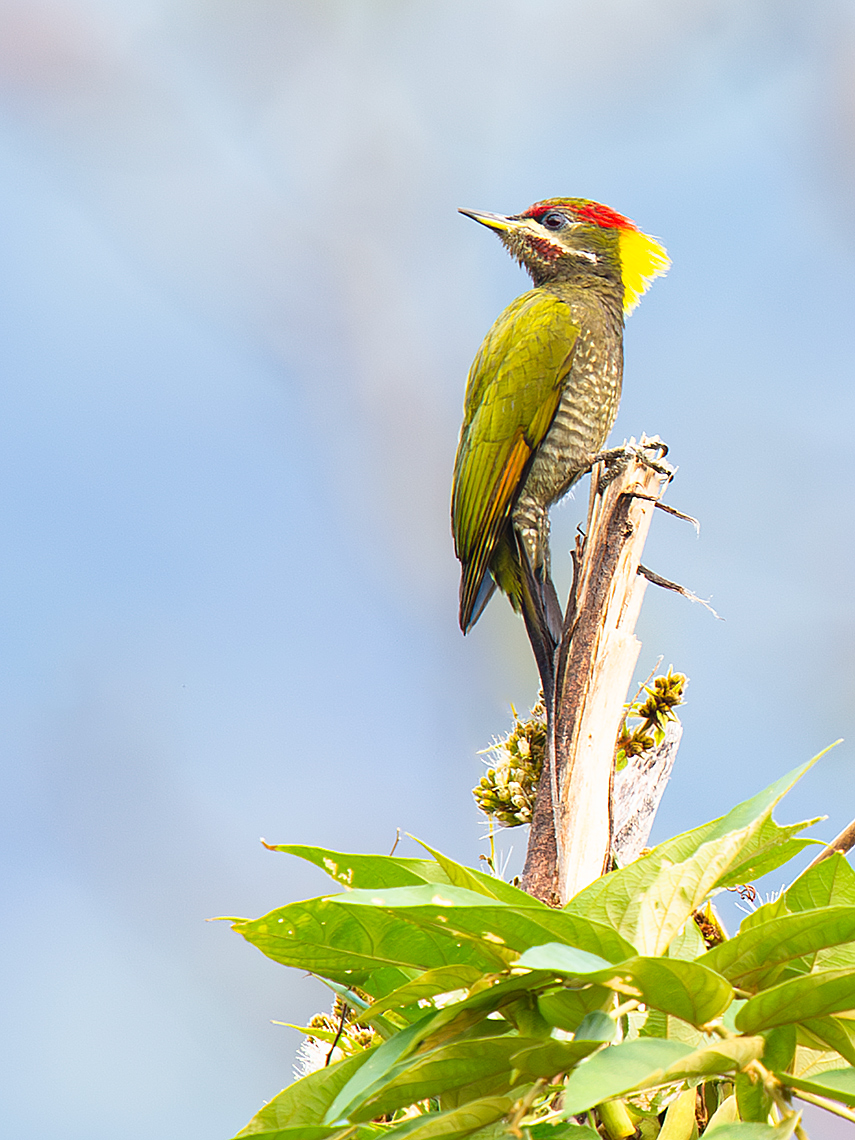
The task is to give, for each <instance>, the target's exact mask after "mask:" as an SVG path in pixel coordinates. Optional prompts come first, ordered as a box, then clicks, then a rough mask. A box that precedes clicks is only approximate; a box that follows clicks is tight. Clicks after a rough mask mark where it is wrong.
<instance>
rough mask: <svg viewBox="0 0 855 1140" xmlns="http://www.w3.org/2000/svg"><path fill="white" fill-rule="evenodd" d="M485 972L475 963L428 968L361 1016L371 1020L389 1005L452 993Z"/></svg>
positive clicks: (412, 1002) (480, 976)
mask: <svg viewBox="0 0 855 1140" xmlns="http://www.w3.org/2000/svg"><path fill="white" fill-rule="evenodd" d="M483 976H484V974H483V971H482V970H479V969H477V968H476V967H475V966H438V967H437V968H436V969H435V970H425V972H424V973H423V974H419V976H418V977H417V978H413V980H412V981H410V982H405V983H404V985H403V986H399V987H398V989H396V990H392V992H391V993H388V994H386V996H385V997H384V998H382V999H381V1000H380V1001H377V1002H374V1004H373V1005H371V1006H369V1007H368V1008H367V1009H366V1011H365V1012H364V1014H360V1017H361V1018H363V1019H364V1020H365V1021H371V1020H373V1019H374V1018H375V1017H377V1016H378V1015H379V1014H381V1013H384V1012H385V1011H386V1010H389V1009H401V1008H404V1007H406V1006H409V1005H414V1004H415V1003H416V1002H418V1001H423V1000H424V999H425V998H432V997H436V996H437V995H439V994H449V993H453V992H454V991H455V990H468V989H469V987H470V986H471V985H472V984H473V983H474V982H476V981H477V980H478V979H479V978H482V977H483Z"/></svg>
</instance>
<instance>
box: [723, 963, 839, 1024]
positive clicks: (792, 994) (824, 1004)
mask: <svg viewBox="0 0 855 1140" xmlns="http://www.w3.org/2000/svg"><path fill="white" fill-rule="evenodd" d="M849 1009H855V971H852V970H827V971H825V972H823V973H820V974H808V975H807V976H805V977H801V978H792V979H791V980H790V981H787V982H781V983H780V984H779V985H777V986H772V987H771V989H768V990H762V991H761V992H760V993H759V994H757V995H756V997H753V998H751V999H750V1000H749V1001H747V1002H746V1003H745V1005H744V1006H743V1007H742V1009H740V1011H739V1013H738V1014H737V1015H736V1027H737V1028H738V1029H739V1031H740V1032H741V1033H756V1032H758V1031H759V1030H761V1029H772V1028H773V1027H774V1026H776V1025H789V1024H792V1023H794V1022H799V1021H804V1020H805V1019H806V1018H811V1017H823V1016H825V1014H828V1013H840V1012H842V1011H843V1010H849Z"/></svg>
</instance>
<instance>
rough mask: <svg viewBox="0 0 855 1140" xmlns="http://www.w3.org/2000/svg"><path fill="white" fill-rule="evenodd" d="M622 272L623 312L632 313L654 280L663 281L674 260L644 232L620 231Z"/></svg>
mask: <svg viewBox="0 0 855 1140" xmlns="http://www.w3.org/2000/svg"><path fill="white" fill-rule="evenodd" d="M619 240H620V270H621V277H622V278H623V311H624V312H625V313H627V314H629V313H631V312H632V310H633V309H634V308H635V306H636V305H637V304H638V302H639V301H640V300H641V298H642V296H643V295H644V294H645V293H646V292H647V289H648V288H649V286H650V282H651V281H652V280H653V278H654V277H663V276H664V275H665V274H666V273H667V272H668V268H669V266H670V265H671V259H670V257H669V256H668V254H667V253H666V252H665V248H664V246H661V245H660V244H659V242H658V241H657V240H656V238H652V237H648V235H647V234H643V233H642V232H641V231H640V230H630V229H621V230H620V239H619Z"/></svg>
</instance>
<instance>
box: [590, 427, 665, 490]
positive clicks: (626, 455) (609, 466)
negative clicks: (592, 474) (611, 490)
mask: <svg viewBox="0 0 855 1140" xmlns="http://www.w3.org/2000/svg"><path fill="white" fill-rule="evenodd" d="M667 454H668V445H667V444H666V443H663V441H662V440H661V439H660V438H659V437H658V436H653V437H651V438H650V439H648V438H647V437H646V436H642V440H641V443H636V442H635V440H630V442H629V443H624V444H623V445H622V446H621V447H612V448H609V450H608V451H601V452H599V453H598V454H597V455H595V456H594V457H593V459H592V460H591V465H590V468H589V470H592V469H593V468H594V466H595V465H596V464H597V463H602V464H603V471H602V472H601V474H600V477H599V480H598V482H597V490H598V491H600V492H602V491H604V490H605V488H606V487H608V485H609V483H611V482H613V480H615V479H616V478H617V477H618V475H622V474H623V472H624V471H626V469H627V467H628V466H629V464H630V463H631V462H632V461H633V460H635V461H637V462H638V463H643V464H644V466H645V467H650V468H651V469H652V470H653V471H656V472H657V473H658V474H659V475H666V476H668V478H671V476H672V475H673V474H674V470H675V468H673V467H672V466H671V464H670V463H666V462H665V456H666V455H667Z"/></svg>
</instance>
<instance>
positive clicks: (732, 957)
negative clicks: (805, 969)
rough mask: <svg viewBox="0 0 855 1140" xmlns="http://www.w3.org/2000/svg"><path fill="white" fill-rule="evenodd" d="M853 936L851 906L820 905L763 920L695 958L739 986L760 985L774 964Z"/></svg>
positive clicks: (854, 920)
mask: <svg viewBox="0 0 855 1140" xmlns="http://www.w3.org/2000/svg"><path fill="white" fill-rule="evenodd" d="M853 939H855V906H823V907H818V908H817V909H815V910H803V911H800V912H798V913H797V914H788V915H784V916H783V917H781V918H773V919H770V920H769V921H768V922H764V923H763V924H762V925H761V926H755V927H752V928H750V929H748V930H745V931H743V930H740V932H739V933H738V934H737V935H736V936H735V937H734V938H730V939H728V940H727V942H722V943H720V945H718V946H714V947H713V948H712V949H711V950H708V951H707V953H706V954H704V955H703V957H702V958H700V959H699V961H700V962H701V963H702V964H703V965H705V966H708V967H709V968H710V969H711V970H716V971H717V972H718V973H719V974H723V975H724V976H725V977H726V978H728V979H729V980H730V981H732V982H734V983H735V984H737V985H739V986H740V987H741V988H743V989H749V990H751V989H757V988H759V987H761V986H762V985H763V982H764V979H765V978H767V977H768V975H769V974H770V973H771V971H772V969H773V968H774V967H775V966H779V965H781V964H783V963H786V962H792V961H793V960H795V959H799V958H802V957H804V955H806V954H810V953H812V952H813V953H815V952H816V951H817V950H820V949H823V948H824V947H827V946H835V945H838V944H839V943H841V942H851V941H852V940H853Z"/></svg>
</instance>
